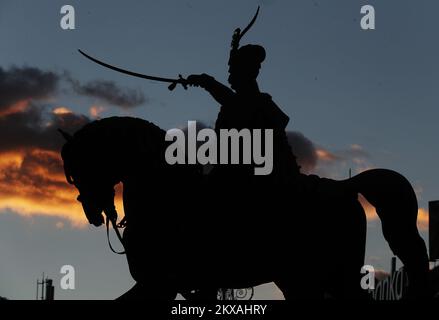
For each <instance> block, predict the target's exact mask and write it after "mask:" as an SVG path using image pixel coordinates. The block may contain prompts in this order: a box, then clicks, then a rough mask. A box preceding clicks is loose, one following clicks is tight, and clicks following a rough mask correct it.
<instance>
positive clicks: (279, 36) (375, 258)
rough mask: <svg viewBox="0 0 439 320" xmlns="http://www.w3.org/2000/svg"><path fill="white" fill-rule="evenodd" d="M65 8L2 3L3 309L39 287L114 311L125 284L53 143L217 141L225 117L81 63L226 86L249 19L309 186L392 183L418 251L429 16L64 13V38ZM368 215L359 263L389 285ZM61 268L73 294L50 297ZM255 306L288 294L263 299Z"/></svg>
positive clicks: (355, 5) (193, 6)
mask: <svg viewBox="0 0 439 320" xmlns="http://www.w3.org/2000/svg"><path fill="white" fill-rule="evenodd" d="M65 4H67V3H65V1H58V0H50V1H49V0H40V1H38V2H35V1H29V0H28V1H23V0H14V1H12V0H1V1H0V39H1V44H0V296H4V297H7V298H10V299H34V298H35V290H36V285H35V283H36V280H37V278H38V277H41V274H42V273H43V272H45V273H46V274H48V275H49V276H50V277H51V278H53V279H54V281H55V297H56V298H57V299H113V298H116V297H117V296H119V295H121V294H122V293H124V292H125V291H126V290H128V289H129V288H130V287H131V286H132V285H133V283H134V282H133V280H132V278H131V276H130V274H129V271H128V266H127V263H126V260H125V258H124V257H121V256H117V255H114V254H112V253H111V251H110V250H109V248H108V245H107V243H106V238H105V231H104V229H103V227H101V228H100V229H96V228H94V227H92V226H89V225H88V224H87V221H86V219H85V216H84V214H83V213H82V210H81V208H80V206H79V203H77V202H76V196H77V192H76V191H75V190H74V189H73V188H72V187H71V186H69V185H68V184H67V183H66V182H65V178H64V175H63V172H62V168H61V160H60V155H59V151H60V147H61V145H62V143H63V141H62V138H61V137H60V136H59V134H57V132H56V129H57V128H58V127H62V128H64V129H65V130H67V131H69V132H72V133H73V132H74V131H76V130H78V129H79V128H80V127H81V126H82V125H84V124H85V123H87V122H89V121H92V120H94V119H97V118H104V117H109V116H115V115H127V116H135V117H141V118H144V119H147V120H149V121H152V122H154V123H155V124H157V125H158V126H160V127H161V128H163V129H171V128H177V127H179V128H182V127H184V126H185V125H186V124H187V121H189V120H197V121H201V122H203V123H205V124H207V125H212V124H213V123H214V121H215V119H216V116H217V113H218V110H219V106H218V105H217V103H216V102H215V101H214V100H213V99H212V98H211V97H210V96H209V95H208V94H207V93H206V92H203V91H202V90H201V89H200V88H190V89H189V90H187V91H185V90H184V89H182V88H181V87H177V89H175V90H174V91H173V92H170V91H169V90H168V89H167V85H164V84H161V83H156V82H152V81H145V80H141V79H136V78H132V77H128V76H125V75H122V74H118V73H115V72H113V71H111V70H107V69H104V68H102V67H100V66H98V65H95V64H93V63H91V62H90V61H87V60H86V59H84V57H82V56H81V55H80V54H79V53H78V52H77V49H82V50H84V51H86V52H87V53H89V54H91V55H93V56H96V57H99V58H100V59H103V60H105V61H108V62H110V63H112V64H115V65H118V66H120V67H123V68H126V69H130V70H134V71H137V72H141V73H147V74H151V75H157V76H163V77H177V76H178V74H182V75H183V76H188V75H190V74H199V73H203V72H204V73H208V74H209V75H211V76H214V77H215V78H216V79H217V80H219V81H221V82H223V83H226V80H227V60H228V53H229V44H230V41H231V36H232V33H233V30H234V29H235V28H236V27H244V26H245V25H246V24H247V23H248V21H249V20H250V19H251V17H252V16H253V14H254V12H255V10H256V8H257V6H258V5H260V6H261V12H260V15H259V18H258V20H257V22H256V24H255V25H254V27H253V28H252V29H251V31H249V33H248V34H247V35H246V36H245V38H244V39H243V40H242V44H247V43H253V44H261V45H263V46H264V47H265V49H266V51H267V58H266V60H265V61H264V63H263V65H262V69H261V73H260V75H259V78H258V80H259V85H260V88H261V90H262V91H263V92H267V93H269V94H270V95H271V96H272V97H273V100H274V101H275V102H276V103H277V104H278V105H279V106H280V107H281V109H282V110H283V111H284V112H285V113H287V114H288V115H289V116H290V122H289V125H288V127H287V129H288V131H289V138H290V142H291V144H292V145H293V149H294V147H296V152H297V153H298V158H299V162H301V164H302V167H303V169H304V170H305V172H306V173H316V174H319V175H321V176H325V177H330V178H333V179H344V178H347V177H348V172H349V169H350V168H351V169H352V173H353V174H356V173H359V172H361V171H364V170H366V169H369V168H389V169H393V170H396V171H398V172H400V173H402V174H403V175H404V176H405V177H406V178H407V179H408V180H409V181H410V182H411V183H412V185H413V187H414V189H415V190H416V193H417V196H418V202H419V207H420V211H419V221H418V226H419V229H420V231H421V234H422V236H423V237H424V239H427V225H428V216H427V209H428V201H431V200H437V199H438V198H439V195H438V194H439V184H438V178H439V177H438V176H439V174H438V172H437V170H436V163H437V158H438V156H439V148H438V147H437V143H436V135H437V125H436V123H437V119H438V116H439V112H438V110H437V103H438V101H439V90H437V88H436V87H437V85H438V79H439V63H438V61H437V57H438V56H439V44H438V42H437V37H436V35H437V32H436V31H437V30H438V29H439V28H438V27H439V25H438V24H439V22H438V20H437V18H436V12H437V11H438V10H439V3H437V1H433V0H423V1H414V0H388V1H372V0H369V1H364V0H363V1H357V0H331V1H329V0H312V1H311V0H296V1H280V0H259V1H258V0H245V1H239V2H237V1H201V0H198V1H189V0H188V1H176V0H175V1H170V0H165V1H150V0H148V1H134V0H131V1H128V0H127V1H124V2H123V3H122V2H121V1H111V0H106V1H103V0H99V1H98V0H95V1H87V2H85V1H73V0H72V1H70V2H69V3H68V4H70V5H73V7H74V8H75V22H76V29H75V30H63V29H61V27H60V20H61V18H62V15H61V14H60V9H61V7H62V6H63V5H65ZM365 4H370V5H373V6H374V8H375V11H376V29H375V30H362V29H361V27H360V20H361V18H362V15H361V13H360V9H361V7H362V6H363V5H365ZM118 206H119V207H120V206H121V203H120V199H119V200H118ZM365 207H366V209H367V216H368V239H367V253H366V263H368V264H372V265H373V266H374V267H375V268H376V269H382V270H386V271H389V267H390V257H391V256H392V253H391V252H390V250H389V249H388V246H387V244H386V242H385V240H384V239H383V237H382V233H381V229H380V228H381V227H380V222H379V220H378V219H377V217H376V214H375V213H374V211H373V209H372V208H370V206H368V205H367V204H365ZM119 211H120V212H121V211H122V209H120V210H119ZM310 232H312V230H310ZM113 240H114V241H115V242H116V241H117V239H113ZM68 264H69V265H72V266H74V267H75V275H76V288H75V290H62V289H61V288H60V287H59V281H60V279H61V277H62V274H61V273H60V269H61V267H62V266H63V265H68ZM255 298H269V299H280V298H282V294H281V293H280V291H279V290H278V289H277V288H276V287H274V286H273V285H270V284H268V285H264V286H261V287H258V288H257V289H256V295H255Z"/></svg>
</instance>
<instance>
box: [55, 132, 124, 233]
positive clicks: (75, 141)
mask: <svg viewBox="0 0 439 320" xmlns="http://www.w3.org/2000/svg"><path fill="white" fill-rule="evenodd" d="M90 126H93V123H91V124H88V125H86V126H85V127H84V128H83V129H81V130H80V131H78V132H77V133H76V134H75V135H74V136H71V135H69V134H68V133H66V132H63V131H62V130H59V131H60V132H61V134H62V135H63V137H64V138H65V139H66V143H65V144H64V146H63V147H62V151H61V157H62V159H63V164H64V173H65V176H66V179H67V182H68V183H69V184H72V185H74V186H75V187H76V188H77V189H78V191H79V196H78V198H77V200H78V201H79V202H80V203H81V205H82V208H83V210H84V213H85V215H86V217H87V219H88V221H89V223H90V224H93V225H94V226H96V227H98V226H100V225H102V224H103V223H104V217H103V213H105V215H106V216H107V217H109V218H110V219H115V218H117V213H116V210H115V206H114V194H115V192H114V186H115V185H116V184H117V183H118V182H119V181H118V179H117V178H116V177H115V175H114V171H112V170H111V168H110V167H109V161H106V157H108V154H107V153H106V152H104V150H105V148H103V144H105V142H99V141H98V139H96V138H97V137H96V135H93V131H92V130H88V129H89V128H90ZM99 143H100V144H99ZM97 144H99V145H97Z"/></svg>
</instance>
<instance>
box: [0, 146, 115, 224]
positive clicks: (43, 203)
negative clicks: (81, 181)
mask: <svg viewBox="0 0 439 320" xmlns="http://www.w3.org/2000/svg"><path fill="white" fill-rule="evenodd" d="M77 196H78V191H77V190H76V188H75V187H74V186H72V185H69V184H68V183H67V182H66V180H65V176H64V172H63V169H62V160H61V157H60V155H59V153H58V152H54V151H46V150H40V149H33V150H28V151H22V152H8V153H1V154H0V211H3V210H11V211H13V212H16V213H18V214H21V215H24V216H32V215H46V216H57V217H63V218H66V219H68V220H70V221H71V222H72V224H73V225H74V226H76V227H82V226H85V225H86V224H87V223H88V222H87V219H86V217H85V215H84V213H83V211H82V207H81V204H80V203H79V202H77V201H76V198H77ZM116 208H117V209H118V212H119V213H120V214H121V215H122V214H123V205H122V197H121V188H120V187H118V188H117V196H116ZM57 227H60V226H57Z"/></svg>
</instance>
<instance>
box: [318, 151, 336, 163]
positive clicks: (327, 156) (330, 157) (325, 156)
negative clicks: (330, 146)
mask: <svg viewBox="0 0 439 320" xmlns="http://www.w3.org/2000/svg"><path fill="white" fill-rule="evenodd" d="M316 152H317V157H318V158H319V160H321V161H334V160H337V156H336V155H334V154H332V153H331V152H329V151H327V150H324V149H317V150H316Z"/></svg>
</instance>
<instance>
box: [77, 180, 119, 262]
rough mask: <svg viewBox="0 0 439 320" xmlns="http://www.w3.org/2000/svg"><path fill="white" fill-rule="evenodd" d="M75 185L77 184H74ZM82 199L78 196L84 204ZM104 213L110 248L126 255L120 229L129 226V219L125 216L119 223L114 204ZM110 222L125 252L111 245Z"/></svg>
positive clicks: (105, 209)
mask: <svg viewBox="0 0 439 320" xmlns="http://www.w3.org/2000/svg"><path fill="white" fill-rule="evenodd" d="M72 180H73V179H72ZM72 182H73V181H72ZM73 184H75V183H74V182H73ZM75 186H76V185H75ZM77 189H78V187H77ZM78 190H79V189H78ZM82 198H83V196H82V195H81V194H80V195H79V196H78V198H77V200H78V201H79V202H81V203H82ZM103 211H104V214H105V227H106V230H107V242H108V246H109V247H110V249H111V251H113V252H114V253H116V254H125V253H126V248H125V245H124V242H123V238H122V235H121V233H120V231H119V229H124V228H125V227H126V226H127V217H126V216H124V217H123V218H122V220H121V221H120V222H119V223H117V217H118V214H117V210H116V208H115V207H114V204H113V205H112V206H110V207H108V208H104V209H103ZM110 222H111V225H112V226H113V229H114V231H115V233H116V236H117V238H118V239H119V241H120V243H121V244H122V247H123V251H116V250H115V249H114V248H113V246H112V245H111V241H110Z"/></svg>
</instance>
